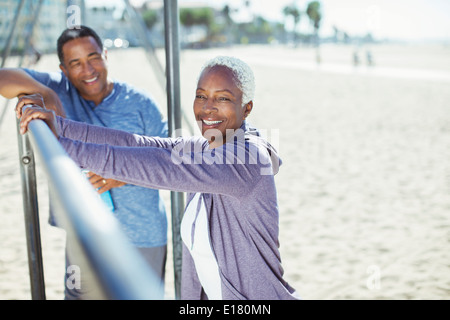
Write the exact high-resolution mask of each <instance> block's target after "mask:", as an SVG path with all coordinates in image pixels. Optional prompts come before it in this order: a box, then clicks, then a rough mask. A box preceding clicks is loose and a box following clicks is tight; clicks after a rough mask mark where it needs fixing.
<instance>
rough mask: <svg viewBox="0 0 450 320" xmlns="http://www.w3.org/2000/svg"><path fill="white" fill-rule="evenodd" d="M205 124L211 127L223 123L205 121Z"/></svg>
mask: <svg viewBox="0 0 450 320" xmlns="http://www.w3.org/2000/svg"><path fill="white" fill-rule="evenodd" d="M203 122H204V123H205V124H206V125H208V126H211V125H213V124H218V123H221V122H222V121H208V120H203Z"/></svg>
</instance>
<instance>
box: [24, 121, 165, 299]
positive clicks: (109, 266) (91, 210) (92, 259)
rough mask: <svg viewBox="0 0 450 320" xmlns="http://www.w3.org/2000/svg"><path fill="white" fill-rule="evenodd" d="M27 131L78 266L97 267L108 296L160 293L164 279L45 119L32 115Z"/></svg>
mask: <svg viewBox="0 0 450 320" xmlns="http://www.w3.org/2000/svg"><path fill="white" fill-rule="evenodd" d="M28 132H29V133H27V136H29V138H30V142H31V145H32V147H33V149H34V151H35V153H36V155H37V156H38V157H39V159H40V160H41V162H42V165H43V167H44V170H45V172H46V174H47V178H48V182H49V189H50V191H51V196H52V201H54V205H55V208H56V210H55V212H54V213H55V216H56V219H57V220H58V223H60V224H61V225H62V226H63V227H64V229H65V230H66V232H67V236H68V239H70V241H72V242H73V243H75V244H76V248H75V249H76V250H77V251H78V252H79V253H80V257H81V259H80V260H81V262H80V263H81V264H82V265H79V266H78V267H79V268H80V270H83V268H85V267H88V268H90V269H91V270H92V271H93V272H94V274H95V275H96V278H97V280H98V282H99V284H100V285H101V287H102V288H103V290H102V293H103V296H104V298H105V299H119V300H147V299H159V297H158V296H157V294H158V292H157V291H158V289H157V288H160V281H161V280H159V279H158V277H156V275H155V274H154V272H153V271H152V270H151V269H150V268H149V267H148V265H147V264H146V262H145V261H144V259H143V257H142V256H141V255H140V253H139V252H138V251H137V249H136V248H135V247H134V246H133V245H132V244H131V243H130V242H129V240H128V239H127V238H126V236H125V234H124V233H123V232H122V230H121V228H120V225H119V222H118V221H117V220H116V219H115V218H114V216H113V215H112V213H111V212H110V211H108V209H107V207H106V205H105V204H104V203H103V202H102V201H101V199H100V198H99V197H98V195H97V194H96V192H95V191H94V189H93V188H92V186H91V184H90V183H89V182H88V181H87V180H86V179H85V177H84V176H83V175H82V173H81V171H80V169H79V168H78V167H77V166H76V164H75V163H74V162H73V161H72V160H71V159H70V158H69V157H68V155H67V154H66V152H65V151H64V149H63V148H62V146H61V145H60V144H59V142H58V140H57V139H56V138H55V136H54V135H53V133H52V132H51V131H50V129H49V128H48V127H47V125H46V124H45V123H44V122H43V121H41V120H33V121H31V122H30V124H29V131H28ZM154 288H156V289H154Z"/></svg>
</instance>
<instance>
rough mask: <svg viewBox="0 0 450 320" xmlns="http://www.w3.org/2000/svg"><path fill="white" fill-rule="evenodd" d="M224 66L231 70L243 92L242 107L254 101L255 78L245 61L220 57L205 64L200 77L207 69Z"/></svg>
mask: <svg viewBox="0 0 450 320" xmlns="http://www.w3.org/2000/svg"><path fill="white" fill-rule="evenodd" d="M215 66H223V67H226V68H228V69H230V70H231V72H232V73H233V75H234V81H235V82H236V86H237V87H238V88H239V89H240V90H241V91H242V105H243V106H244V105H246V104H247V103H249V102H250V101H253V99H254V96H255V76H254V74H253V71H252V69H251V68H250V66H249V65H248V64H247V63H245V62H244V61H242V60H240V59H238V58H235V57H229V56H218V57H215V58H213V59H211V60H209V61H208V62H206V63H205V65H204V66H203V68H202V69H201V71H200V75H201V74H202V73H203V71H204V70H205V69H207V68H212V67H215Z"/></svg>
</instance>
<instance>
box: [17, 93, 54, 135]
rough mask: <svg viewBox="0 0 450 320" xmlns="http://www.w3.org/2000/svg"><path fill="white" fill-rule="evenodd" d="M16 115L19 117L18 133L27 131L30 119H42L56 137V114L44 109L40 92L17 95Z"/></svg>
mask: <svg viewBox="0 0 450 320" xmlns="http://www.w3.org/2000/svg"><path fill="white" fill-rule="evenodd" d="M16 115H17V118H19V119H20V126H19V128H20V133H21V134H25V133H26V132H27V131H28V125H29V123H30V122H31V121H32V120H36V119H40V120H43V121H44V122H45V123H46V124H47V125H48V127H49V128H50V130H52V132H53V134H54V135H55V136H56V137H58V130H57V129H56V128H57V126H58V125H57V123H56V116H55V113H54V111H52V110H46V109H45V105H44V99H43V98H42V96H41V95H40V94H32V95H25V96H21V97H19V101H18V102H17V105H16Z"/></svg>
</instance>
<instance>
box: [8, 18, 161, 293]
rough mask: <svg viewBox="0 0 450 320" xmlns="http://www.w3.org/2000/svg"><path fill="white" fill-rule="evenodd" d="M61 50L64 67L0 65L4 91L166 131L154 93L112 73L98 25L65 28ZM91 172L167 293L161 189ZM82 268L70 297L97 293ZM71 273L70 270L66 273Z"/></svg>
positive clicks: (78, 115) (140, 129)
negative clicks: (114, 77)
mask: <svg viewBox="0 0 450 320" xmlns="http://www.w3.org/2000/svg"><path fill="white" fill-rule="evenodd" d="M57 51H58V57H59V61H60V65H59V67H60V69H61V71H60V72H38V71H34V70H30V69H1V70H0V94H1V95H3V96H5V97H6V98H13V97H16V96H18V95H20V94H27V93H40V94H41V95H42V96H43V97H44V101H45V103H46V105H47V106H48V107H49V108H50V109H52V110H55V112H56V113H57V114H58V115H62V116H66V117H67V118H68V119H71V120H76V121H81V122H85V123H89V124H94V125H97V126H102V127H108V128H114V129H121V130H126V131H128V132H132V133H135V134H140V135H148V136H160V137H166V136H167V123H166V122H165V121H164V120H163V117H162V115H161V113H160V110H159V108H158V106H157V104H156V102H155V101H154V100H153V98H152V97H151V96H150V95H149V94H147V93H146V92H144V91H142V90H139V89H136V88H134V87H133V86H131V85H129V84H127V83H124V82H120V81H117V80H112V79H110V78H108V67H107V52H106V50H104V49H103V45H102V41H101V40H100V38H99V36H98V35H97V34H96V33H95V32H94V30H92V29H90V28H88V27H86V26H80V28H75V29H67V30H65V31H64V32H63V33H62V34H61V36H60V37H59V39H58V42H57ZM124 63H132V61H124ZM138 67H139V66H138ZM55 93H56V94H55ZM94 172H95V171H94ZM89 176H90V182H91V183H92V186H93V187H94V188H95V189H97V188H98V189H99V190H98V192H99V193H102V194H105V193H106V192H109V193H110V195H111V199H112V202H113V206H114V208H113V210H114V211H113V213H114V215H115V216H116V217H117V219H118V220H119V221H120V223H121V225H122V227H123V230H124V232H125V233H126V235H127V236H128V237H129V239H130V241H131V242H132V243H133V244H134V245H135V246H136V247H138V249H139V250H140V251H141V253H142V254H143V256H144V258H145V259H146V260H147V261H148V263H149V264H150V266H151V267H152V269H153V270H154V271H155V273H156V274H157V275H159V276H160V278H161V288H160V290H161V292H160V293H161V298H163V295H164V276H165V263H166V255H167V218H166V212H165V208H164V204H163V201H162V199H161V197H160V195H159V191H158V190H155V189H149V188H143V187H138V186H136V185H133V184H125V183H124V182H121V181H120V180H117V179H111V178H104V177H102V176H101V175H98V174H95V173H92V172H91V173H90V174H89ZM50 220H51V224H52V225H58V223H57V221H55V219H54V215H53V214H52V213H51V219H50ZM71 247H72V244H71V243H67V248H66V259H67V266H70V265H76V264H77V260H76V259H77V257H74V256H73V252H72V249H71ZM83 271H84V270H81V289H80V290H78V289H76V286H75V288H73V289H71V288H68V287H67V286H66V287H65V298H66V299H87V298H90V297H91V296H92V292H93V291H94V290H93V289H94V288H93V287H92V286H93V283H92V282H91V281H90V280H89V279H90V278H89V275H88V274H87V273H86V272H83ZM69 276H70V274H66V278H68V277H69ZM71 287H72V286H71ZM90 293H91V294H90ZM93 298H95V297H93Z"/></svg>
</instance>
